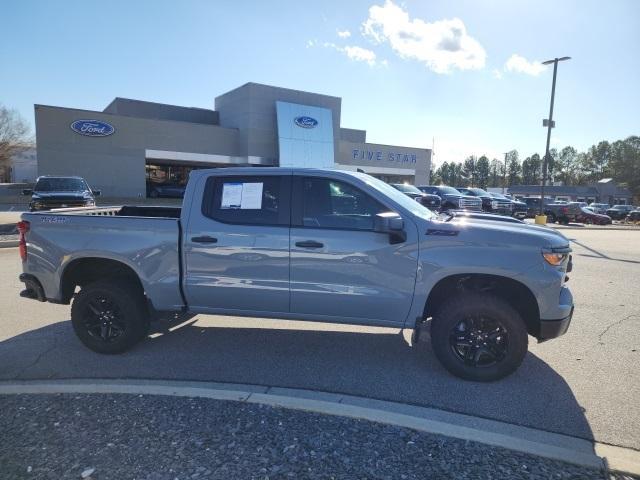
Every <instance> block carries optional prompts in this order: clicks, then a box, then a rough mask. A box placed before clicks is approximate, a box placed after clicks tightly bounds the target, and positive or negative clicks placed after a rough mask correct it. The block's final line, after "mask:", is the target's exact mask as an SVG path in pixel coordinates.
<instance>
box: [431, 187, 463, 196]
mask: <svg viewBox="0 0 640 480" xmlns="http://www.w3.org/2000/svg"><path fill="white" fill-rule="evenodd" d="M437 188H438V191H439V192H440V193H445V194H447V195H460V192H459V191H458V190H456V189H455V188H453V187H437Z"/></svg>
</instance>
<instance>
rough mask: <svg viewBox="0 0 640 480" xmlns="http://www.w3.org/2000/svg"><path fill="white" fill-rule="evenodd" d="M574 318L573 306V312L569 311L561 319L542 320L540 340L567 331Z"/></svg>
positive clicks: (554, 336)
mask: <svg viewBox="0 0 640 480" xmlns="http://www.w3.org/2000/svg"><path fill="white" fill-rule="evenodd" d="M572 318H573V307H571V313H569V315H568V316H566V317H564V318H561V319H559V320H540V334H539V335H538V341H539V342H544V341H546V340H551V339H552V338H557V337H559V336H561V335H564V334H565V333H567V330H569V325H570V324H571V319H572Z"/></svg>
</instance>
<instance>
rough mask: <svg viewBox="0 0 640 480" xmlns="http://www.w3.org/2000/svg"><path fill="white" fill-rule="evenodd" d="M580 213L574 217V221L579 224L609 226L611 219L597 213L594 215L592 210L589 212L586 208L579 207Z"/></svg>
mask: <svg viewBox="0 0 640 480" xmlns="http://www.w3.org/2000/svg"><path fill="white" fill-rule="evenodd" d="M580 212H581V213H579V214H578V215H576V221H577V222H580V223H586V224H589V225H591V224H593V225H610V224H611V217H610V216H608V215H600V214H599V213H594V212H593V210H590V209H589V208H587V207H580Z"/></svg>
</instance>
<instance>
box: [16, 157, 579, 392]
mask: <svg viewBox="0 0 640 480" xmlns="http://www.w3.org/2000/svg"><path fill="white" fill-rule="evenodd" d="M18 229H19V232H20V237H19V252H20V256H21V259H22V265H23V273H22V274H21V275H20V280H21V281H22V282H24V283H25V289H24V290H23V291H22V292H21V296H22V297H26V298H31V299H37V300H40V301H43V302H45V301H48V302H52V303H62V304H70V303H71V323H72V326H73V329H74V331H75V333H76V335H77V336H78V338H79V339H80V341H81V342H82V343H83V344H84V345H85V346H87V347H88V348H90V349H91V350H94V351H95V352H99V353H119V352H124V351H126V350H127V349H129V348H131V347H133V346H134V345H135V344H136V343H137V342H139V341H140V340H142V339H143V338H145V337H146V336H147V333H148V328H149V322H150V321H151V320H152V319H153V318H155V317H157V315H158V314H159V312H167V311H168V312H191V313H203V314H222V315H244V316H252V317H263V318H282V319H298V320H311V321H320V322H334V323H349V324H357V325H374V326H385V327H394V328H400V329H412V330H413V337H412V338H413V340H414V342H412V343H415V342H416V340H417V339H418V338H419V336H420V332H421V331H422V330H423V329H426V328H429V329H430V333H431V335H430V336H431V345H432V348H433V350H434V352H435V355H436V356H437V358H438V359H439V360H440V362H441V363H442V365H444V367H445V368H446V369H447V370H449V371H450V372H451V373H453V374H454V375H457V376H459V377H462V378H464V379H469V380H475V381H492V380H497V379H499V378H502V377H504V376H506V375H508V374H510V373H511V372H513V371H515V370H516V369H517V368H518V366H519V365H520V363H521V362H522V360H523V358H524V357H525V355H526V353H527V346H528V335H531V336H533V337H535V338H536V339H538V340H539V341H544V340H548V339H551V338H554V337H558V336H560V335H562V334H564V333H565V332H566V331H567V328H568V327H569V323H570V321H571V318H572V314H573V298H572V295H571V292H570V291H569V289H568V288H567V286H566V280H567V276H566V274H567V272H568V271H569V270H570V269H571V258H570V252H571V250H570V247H569V241H568V240H567V239H566V238H565V237H564V236H563V235H562V234H560V233H559V232H556V231H554V230H552V229H550V228H547V227H539V226H533V225H526V224H522V223H518V224H511V223H507V222H499V221H493V220H491V219H473V218H458V217H456V216H454V215H448V214H442V215H440V216H438V215H436V214H434V213H433V212H431V211H430V210H429V209H427V208H425V207H424V206H422V205H420V204H419V203H418V202H416V201H414V200H412V199H411V198H409V197H407V196H406V195H405V194H403V193H401V192H399V191H398V190H396V189H394V188H393V187H391V186H390V185H388V184H386V183H384V182H382V181H380V180H377V179H375V178H373V177H371V176H368V175H366V174H363V173H359V172H343V171H337V170H322V169H318V170H316V169H287V168H256V167H253V168H226V169H213V170H195V171H193V172H192V173H191V176H190V179H189V182H188V185H187V189H186V193H185V197H184V200H183V204H182V207H181V208H177V207H176V208H171V207H147V206H122V207H103V208H88V207H87V208H76V209H62V210H57V211H52V212H38V213H24V214H23V215H22V217H21V222H20V223H19V224H18Z"/></svg>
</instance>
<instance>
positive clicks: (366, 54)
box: [339, 46, 376, 67]
mask: <svg viewBox="0 0 640 480" xmlns="http://www.w3.org/2000/svg"><path fill="white" fill-rule="evenodd" d="M339 50H340V51H342V52H344V53H345V55H346V56H347V57H349V58H350V59H351V60H356V61H358V62H367V63H368V64H369V65H370V66H372V67H373V66H374V65H375V64H376V54H375V53H374V52H373V51H371V50H367V49H366V48H362V47H357V46H351V47H344V48H342V49H339Z"/></svg>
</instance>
